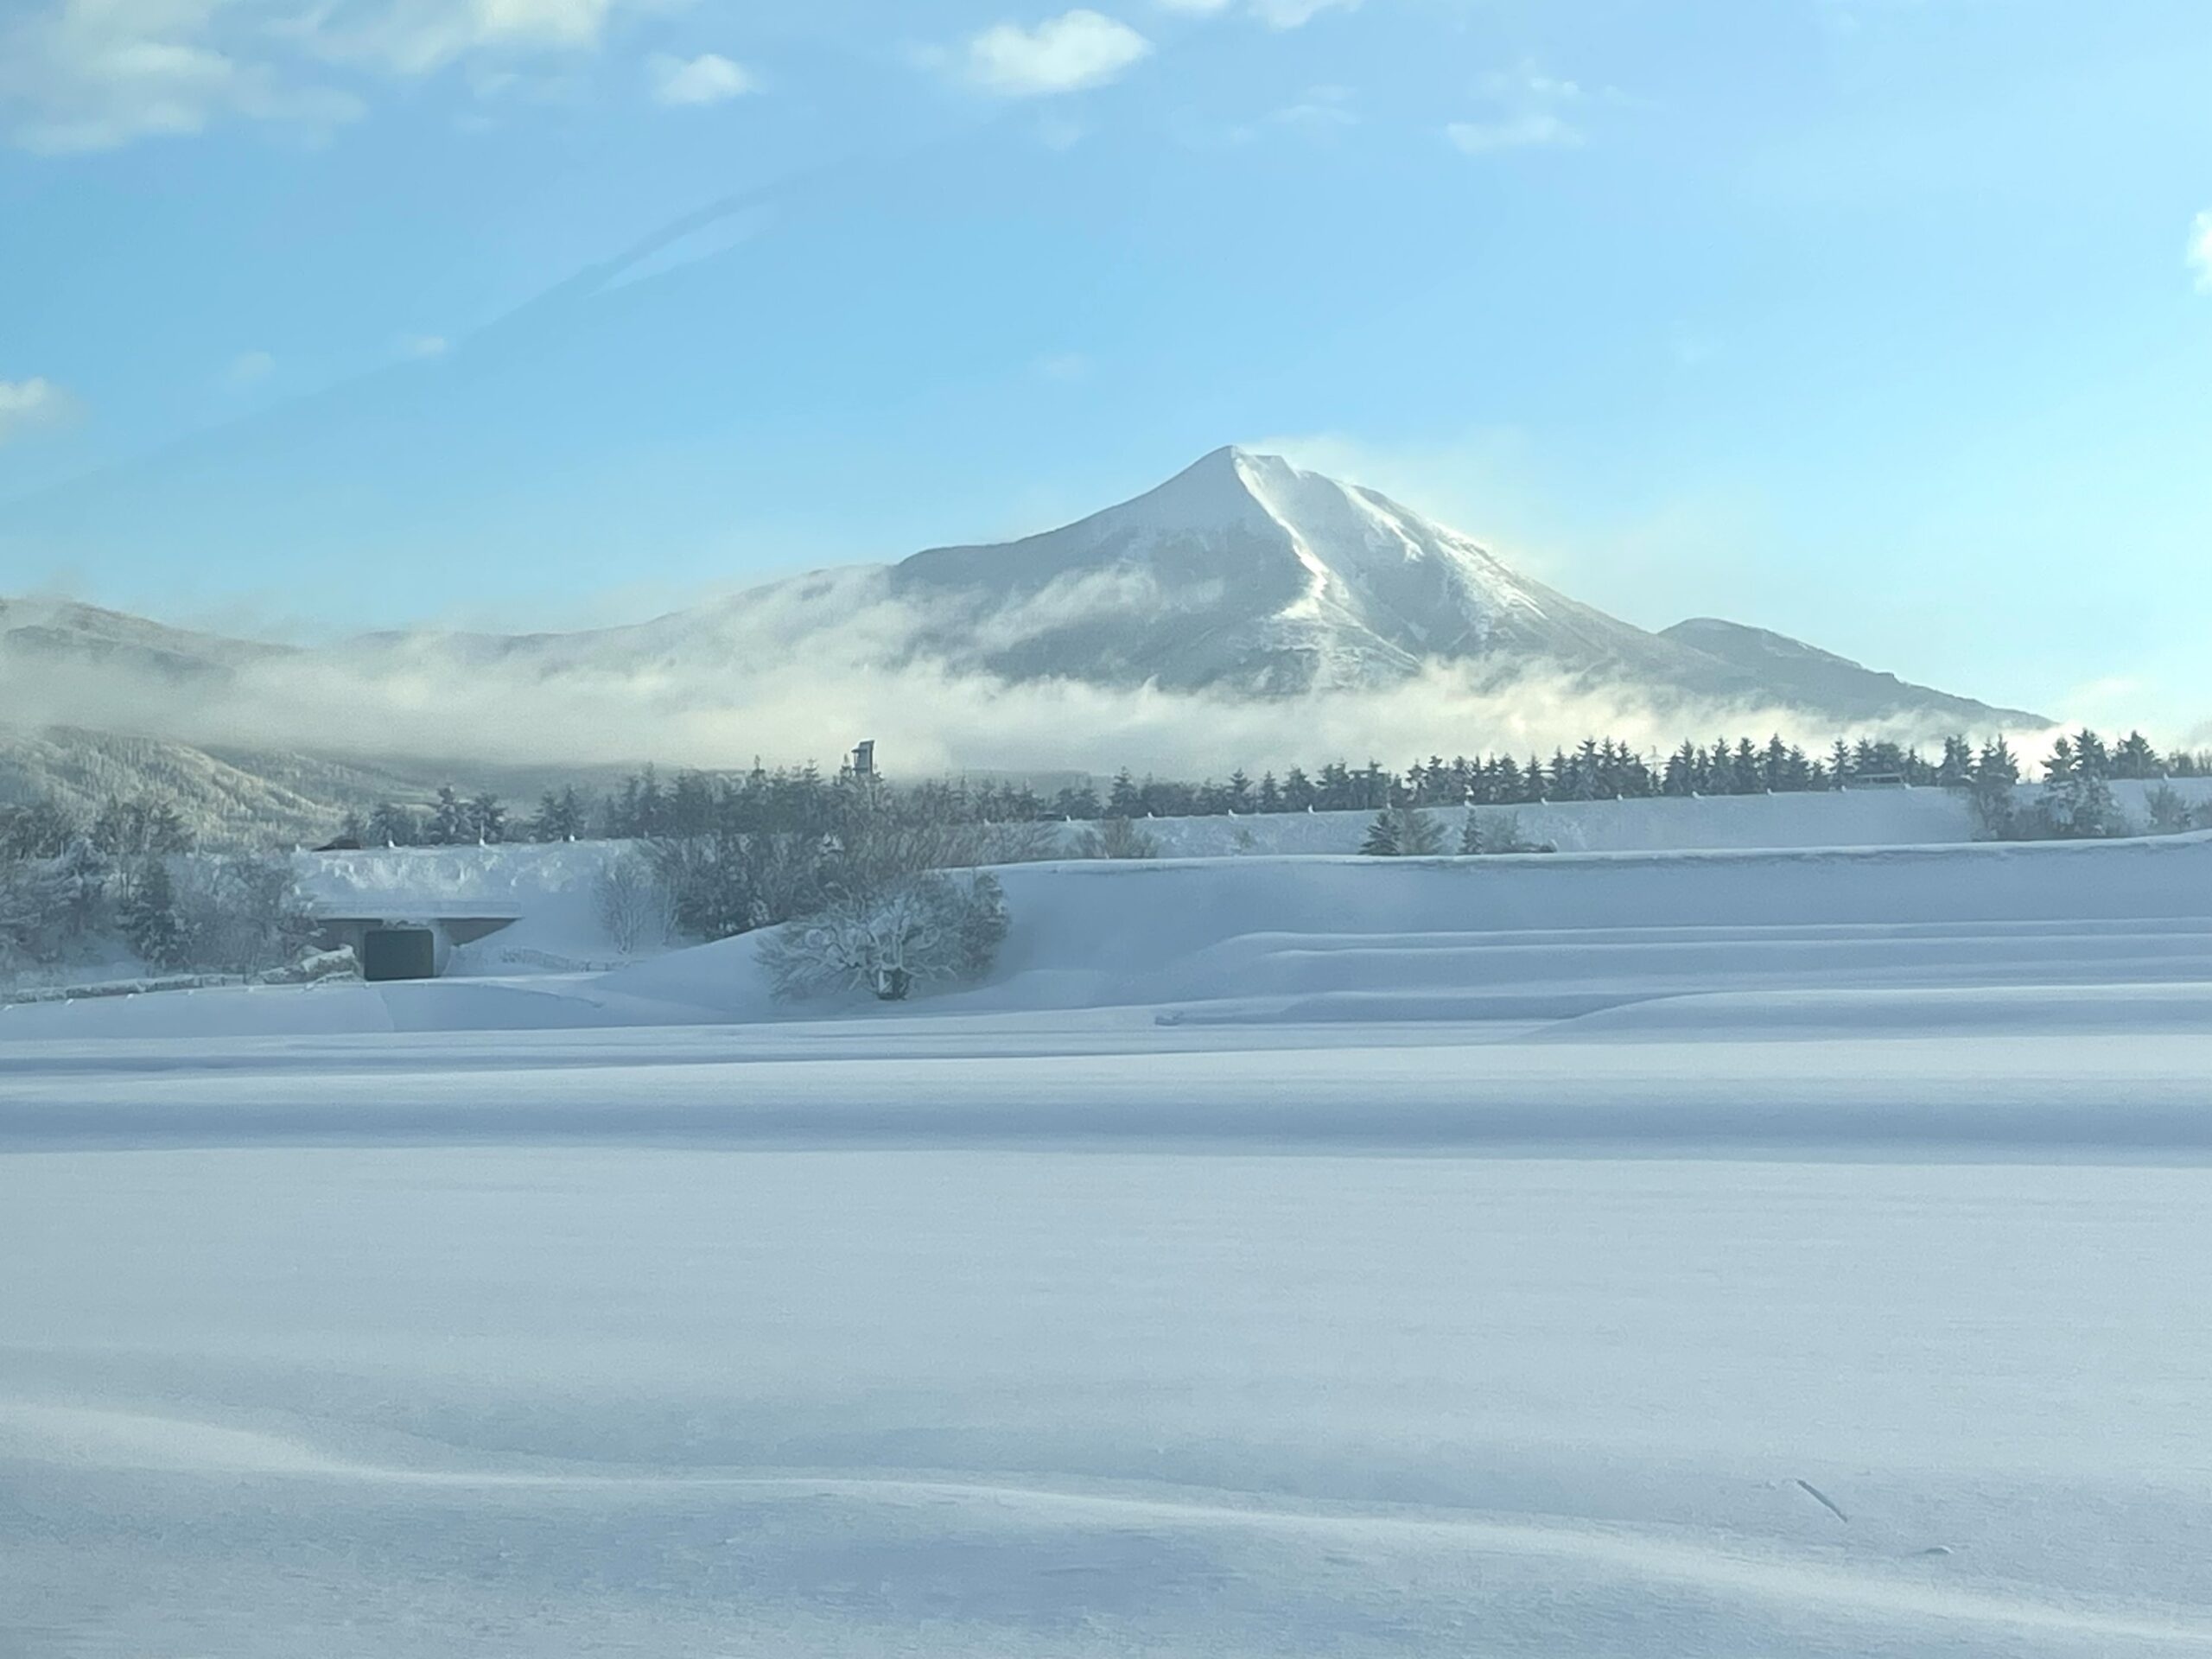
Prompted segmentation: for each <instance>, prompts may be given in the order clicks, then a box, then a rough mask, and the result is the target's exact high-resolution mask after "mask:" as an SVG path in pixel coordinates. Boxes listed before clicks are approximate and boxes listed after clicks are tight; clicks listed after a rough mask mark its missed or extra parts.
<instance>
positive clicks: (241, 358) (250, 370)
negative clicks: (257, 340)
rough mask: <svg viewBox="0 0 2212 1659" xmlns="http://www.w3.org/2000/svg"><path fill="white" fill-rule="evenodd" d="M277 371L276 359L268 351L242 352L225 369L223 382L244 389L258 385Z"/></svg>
mask: <svg viewBox="0 0 2212 1659" xmlns="http://www.w3.org/2000/svg"><path fill="white" fill-rule="evenodd" d="M276 372H277V359H275V358H273V357H271V356H270V354H269V353H267V352H262V351H253V352H240V353H238V355H237V356H236V357H234V358H232V359H231V361H230V365H229V366H228V367H226V369H225V370H224V371H223V384H224V385H228V386H232V387H236V388H238V389H241V390H242V389H244V388H245V387H247V386H257V385H260V384H261V383H262V382H263V381H264V380H266V379H268V378H269V377H270V375H272V374H274V373H276Z"/></svg>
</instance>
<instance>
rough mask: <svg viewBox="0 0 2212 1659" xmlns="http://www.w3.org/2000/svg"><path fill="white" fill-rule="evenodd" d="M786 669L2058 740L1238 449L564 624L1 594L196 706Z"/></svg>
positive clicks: (52, 654)
mask: <svg viewBox="0 0 2212 1659" xmlns="http://www.w3.org/2000/svg"><path fill="white" fill-rule="evenodd" d="M779 656H793V657H797V658H799V659H800V660H801V661H803V662H804V663H806V664H810V665H811V667H812V668H813V670H814V671H817V672H819V673H822V674H825V675H829V674H835V673H836V672H837V671H839V670H840V669H841V667H846V666H854V665H858V666H863V667H867V668H870V669H893V670H896V669H902V668H909V667H912V666H914V665H917V664H926V665H930V666H931V667H933V668H937V669H939V670H942V671H945V672H948V673H951V674H955V675H976V676H984V677H989V678H990V679H993V680H995V681H1000V682H1003V683H1007V684H1009V685H1021V684H1026V683H1039V682H1049V681H1074V682H1081V683H1089V684H1091V685H1095V686H1098V687H1101V688H1104V689H1107V690H1135V689H1139V688H1151V689H1154V690H1163V691H1169V692H1177V693H1206V694H1210V695H1217V696H1232V697H1242V698H1262V699H1274V698H1281V697H1287V696H1327V695H1335V694H1342V693H1350V692H1358V691H1363V690H1376V689H1379V688H1386V687H1389V686H1394V685H1400V684H1403V683H1408V681H1411V680H1413V679H1414V678H1415V677H1418V676H1419V675H1421V673H1423V672H1424V671H1427V670H1428V669H1429V668H1431V667H1432V666H1434V665H1439V664H1440V665H1443V666H1445V667H1446V668H1448V669H1451V670H1452V671H1455V672H1458V673H1460V674H1462V675H1465V676H1467V677H1471V679H1473V680H1474V681H1475V682H1477V683H1480V684H1482V685H1483V686H1484V687H1485V688H1486V689H1493V688H1494V689H1510V687H1511V686H1513V685H1514V684H1516V683H1520V682H1524V681H1528V682H1531V683H1534V682H1535V680H1536V679H1537V678H1538V677H1541V678H1542V679H1545V680H1549V681H1556V682H1564V683H1567V685H1569V686H1571V687H1572V688H1573V689H1574V690H1577V691H1579V692H1580V691H1592V692H1598V693H1603V692H1605V691H1607V690H1611V691H1615V692H1617V693H1618V695H1619V696H1621V697H1622V698H1623V699H1624V701H1625V700H1629V699H1636V700H1640V701H1641V702H1643V703H1644V704H1646V705H1648V706H1650V707H1654V708H1657V709H1666V708H1668V707H1669V706H1670V705H1679V706H1681V707H1682V708H1684V709H1688V708H1690V707H1691V706H1693V705H1696V706H1709V705H1713V704H1719V705H1724V706H1726V707H1728V708H1732V709H1742V710H1744V711H1745V712H1746V713H1750V714H1758V715H1764V713H1766V712H1767V711H1770V710H1776V711H1789V712H1793V713H1796V714H1797V715H1802V716H1803V717H1805V718H1806V719H1808V720H1809V721H1814V722H1821V721H1825V722H1827V723H1828V724H1831V725H1834V726H1836V727H1837V728H1839V729H1841V728H1862V727H1866V726H1869V725H1873V724H1878V723H1885V722H1888V723H1897V722H1905V723H1911V722H1915V721H1917V722H1920V723H1921V724H1923V725H1926V726H1929V728H1930V729H1932V728H1934V726H1935V725H1936V724H1939V723H1940V724H1942V725H1943V726H1945V727H1946V728H1951V729H1959V728H1963V729H1970V730H1975V731H1993V730H1999V729H2021V728H2042V727H2045V726H2047V725H2048V724H2049V723H2050V722H2049V721H2046V720H2044V719H2043V717H2041V716H2039V715H2034V714H2031V713H2030V712H2028V711H2026V710H2023V709H2005V708H2000V707H1994V706H1992V705H1990V704H1988V703H1985V702H1980V701H1978V700H1976V699H1974V698H1971V697H1965V696H1957V695H1955V694H1952V693H1949V692H1945V691H1939V690H1934V689H1932V688H1929V687H1926V686H1921V685H1916V684H1913V683H1910V682H1907V681H1904V680H1902V679H1900V678H1898V677H1896V676H1894V675H1891V674H1887V673H1884V672H1881V671H1877V670H1872V669H1868V668H1866V667H1864V666H1862V665H1861V664H1858V663H1856V662H1853V661H1852V660H1851V659H1849V658H1844V657H1841V656H1840V655H1838V654H1836V653H1834V652H1827V651H1825V650H1823V649H1821V648H1820V647H1818V646H1815V645H1809V644H1808V643H1806V642H1804V641H1802V640H1796V639H1790V638H1789V636H1786V635H1782V634H1777V633H1773V632H1770V631H1767V630H1763V629H1758V628H1754V627H1751V626H1747V625H1745V624H1739V623H1734V622H1729V621H1724V620H1719V619H1715V618H1704V617H1699V618H1690V619H1688V620H1684V621H1682V622H1680V623H1677V624H1675V625H1674V626H1672V627H1669V628H1666V629H1662V630H1661V631H1659V632H1648V631H1646V630H1644V629H1642V628H1639V627H1637V626H1634V625H1632V624H1630V623H1628V622H1625V621H1623V620H1620V619H1619V618H1617V617H1614V616H1612V615H1610V614H1609V613H1605V611H1602V610H1600V609H1599V608H1597V607H1593V606H1591V605H1588V604H1586V603H1584V602H1583V601H1579V600H1576V599H1573V598H1571V597H1569V596H1568V595H1567V594H1563V593H1560V592H1559V591H1558V590H1556V589H1554V588H1549V587H1548V586H1546V585H1544V584H1542V583H1541V582H1535V581H1534V580H1533V579H1531V578H1529V577H1528V576H1525V575H1522V574H1521V573H1520V572H1518V571H1516V570H1515V569H1512V568H1511V567H1510V566H1509V565H1507V564H1506V563H1504V562H1503V561H1502V560H1500V559H1498V558H1497V556H1495V555H1494V554H1492V553H1491V551H1490V550H1488V549H1487V548H1486V547H1484V545H1483V544H1482V543H1480V542H1478V540H1476V539H1475V538H1474V537H1470V536H1467V535H1465V534H1464V533H1463V532H1461V531H1456V530H1453V529H1451V528H1449V527H1448V526H1446V525H1443V524H1439V523H1437V522H1435V521H1433V520H1432V519H1429V518H1426V517H1425V516H1423V515H1422V514H1421V513H1419V512H1416V511H1414V509H1412V508H1409V507H1408V506H1405V505H1402V504H1401V503H1399V502H1397V501H1395V500H1393V499H1391V498H1389V497H1388V496H1386V495H1384V494H1383V493H1381V492H1379V491H1376V490H1372V489H1369V488H1366V487H1364V486H1358V485H1351V484H1344V483H1340V482H1338V480H1334V479H1332V478H1328V477H1326V476H1325V475H1323V474H1319V473H1314V472H1308V471H1306V470H1303V469H1301V468H1299V467H1295V466H1294V465H1292V464H1291V463H1290V462H1289V461H1286V460H1284V459H1282V458H1281V457H1280V456H1276V455H1269V454H1259V453H1256V452H1255V451H1251V450H1248V449H1243V448H1235V447H1230V448H1220V449H1216V450H1213V451H1211V452H1210V453H1209V454H1206V455H1204V456H1202V457H1200V458H1199V460H1198V461H1196V462H1194V463H1192V465H1191V466H1189V467H1185V468H1184V469H1182V470H1181V471H1180V472H1179V473H1177V474H1174V475H1173V476H1172V477H1170V478H1169V479H1167V480H1165V481H1164V482H1162V483H1160V484H1159V485H1157V486H1154V487H1153V488H1152V489H1150V490H1147V491H1145V492H1143V493H1141V494H1138V495H1136V496H1134V497H1131V498H1130V499H1128V500H1125V501H1122V502H1119V503H1116V504H1115V505H1111V506H1108V507H1106V508H1103V509H1102V510H1100V511H1099V512H1094V513H1090V514H1089V515H1086V516H1085V517H1084V518H1079V519H1077V520H1075V521H1074V522H1072V523H1071V524H1064V525H1061V526H1058V528H1055V529H1052V530H1047V531H1040V532H1039V533H1037V534H1035V535H1032V536H1027V537H1020V538H1018V539H1016V540H1014V541H1010V542H1002V543H971V544H962V545H952V546H944V547H937V548H930V549H925V550H922V551H920V552H918V553H915V554H912V555H911V556H908V557H906V558H905V559H903V560H901V561H899V562H898V563H894V564H879V565H861V566H853V567H846V568H842V569H833V570H823V571H815V572H811V573H809V574H806V575H799V576H794V577H790V578H785V579H784V580H782V581H779V582H769V583H766V584H763V585H760V586H758V587H755V588H749V589H747V590H744V591H742V592H741V593H739V594H734V595H733V596H730V597H728V598H725V599H722V600H720V601H712V602H709V603H707V604H703V605H700V606H695V607H686V608H683V609H679V610H677V611H673V612H670V613H666V614H664V615H662V616H659V617H656V618H653V619H651V620H646V621H644V622H639V623H634V624H626V625H621V626H610V627H605V628H598V629H588V630H582V631H575V632H540V633H529V634H515V635H505V634H497V633H472V634H454V633H440V632H413V633H404V634H396V635H394V634H385V635H365V636H360V637H358V638H355V639H351V640H347V641H345V642H342V643H341V644H339V645H334V646H324V647H314V648H308V647H286V646H278V645H264V644H257V643H252V642H247V641H243V640H232V639H225V638H224V637H222V636H219V635H214V634H207V633H198V632H190V631H188V630H182V629H171V628H168V627H166V626H164V625H162V624H159V623H156V622H152V621H149V620H145V619H143V618H135V617H130V616H129V615H127V614H126V613H119V612H112V611H105V610H101V609H99V607H91V606H84V605H79V604H76V603H75V602H73V601H0V669H4V670H6V671H9V672H10V673H14V672H17V671H22V670H23V669H25V668H28V669H29V670H30V671H31V672H33V673H34V674H35V673H39V672H41V671H49V670H57V669H67V670H70V671H86V672H89V673H90V674H91V675H92V677H94V679H95V680H97V679H98V678H99V677H101V676H104V675H108V674H114V673H143V674H145V675H147V676H149V677H151V679H152V680H153V682H154V683H156V685H157V686H159V687H161V688H163V696H164V697H165V698H168V697H169V696H170V695H171V693H172V692H174V694H175V697H176V698H178V699H182V700H183V701H185V702H188V700H189V696H190V695H191V694H193V693H194V691H195V690H204V689H205V688H207V687H209V686H218V685H222V684H226V683H231V682H232V681H233V680H237V679H238V678H239V677H247V678H248V679H250V678H251V677H252V676H254V675H255V674H257V673H260V672H263V671H269V670H272V669H273V668H278V667H281V668H282V669H283V671H285V672H287V673H289V674H291V675H293V676H295V677H296V676H299V675H302V674H304V675H308V676H312V675H314V674H315V672H316V671H317V670H318V669H319V668H320V667H321V666H324V665H327V666H329V667H330V668H331V669H332V671H334V672H336V671H339V670H340V669H342V670H343V671H344V672H345V673H346V674H349V675H353V676H357V677H362V678H363V680H364V683H377V682H378V680H379V679H382V680H385V681H397V680H398V679H399V678H400V677H402V676H403V675H406V674H410V673H416V672H419V671H423V669H424V668H425V667H426V666H429V667H438V666H447V667H454V666H458V667H465V668H468V669H471V670H481V669H483V668H485V667H486V666H494V667H498V668H502V669H510V670H512V671H517V672H518V673H519V674H521V675H524V676H525V677H531V678H533V679H535V680H537V681H545V680H553V679H559V678H563V677H572V676H579V675H594V674H595V675H601V676H610V677H620V676H632V677H634V676H638V675H643V674H652V673H659V674H667V675H676V674H678V673H696V674H699V675H703V676H709V677H711V676H713V675H715V674H716V673H719V672H721V671H724V670H726V669H728V670H735V669H738V668H741V667H745V666H748V665H757V664H759V663H760V662H761V661H763V660H767V659H772V658H777V657H779ZM295 683H296V682H295ZM671 683H677V682H675V681H672V682H671ZM672 695H673V694H672ZM1532 695H1541V686H1539V687H1538V689H1537V690H1535V691H1534V692H1532ZM165 712H168V711H167V710H165ZM218 741H219V740H218Z"/></svg>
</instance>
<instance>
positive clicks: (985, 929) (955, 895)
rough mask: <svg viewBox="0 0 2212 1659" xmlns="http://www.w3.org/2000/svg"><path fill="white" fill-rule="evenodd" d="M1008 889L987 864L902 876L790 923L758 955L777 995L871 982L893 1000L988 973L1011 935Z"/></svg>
mask: <svg viewBox="0 0 2212 1659" xmlns="http://www.w3.org/2000/svg"><path fill="white" fill-rule="evenodd" d="M1006 931H1007V911H1006V893H1005V890H1004V889H1003V888H1001V887H1000V885H999V883H998V881H997V880H996V879H995V877H993V876H992V875H991V874H989V873H988V872H987V871H980V870H979V871H976V872H975V873H974V874H969V875H968V876H966V877H963V878H957V879H956V878H954V877H951V876H948V875H945V874H942V873H940V872H938V871H934V870H931V871H925V872H924V873H922V874H918V875H911V876H906V877H903V878H901V879H899V880H895V881H893V882H890V883H888V884H887V885H886V886H884V887H881V888H880V889H878V890H875V891H873V892H871V893H866V894H855V895H852V896H849V897H847V898H843V899H838V900H836V902H834V903H832V904H831V905H830V906H829V907H828V908H826V909H825V910H823V912H821V913H820V914H819V915H817V916H811V917H809V918H806V919H804V920H803V921H795V922H790V923H787V924H785V925H784V926H782V927H780V928H779V929H778V930H777V931H775V932H773V933H772V934H771V935H769V937H768V938H766V940H764V941H763V942H762V944H761V947H760V958H761V961H762V963H764V964H765V965H766V968H767V969H768V975H769V978H770V981H771V982H772V984H773V986H774V988H775V993H776V995H778V996H779V997H781V998H785V999H786V1000H789V999H796V998H799V997H805V996H811V995H819V994H821V993H823V992H825V991H835V990H866V991H868V992H870V993H871V994H873V995H875V996H877V997H880V998H881V999H882V1000H884V1001H901V1000H903V999H904V998H905V997H906V995H908V994H909V993H910V992H911V991H912V990H914V989H915V988H921V987H927V986H930V985H933V984H946V983H957V982H962V981H966V980H974V979H978V978H981V977H982V976H983V975H984V974H985V973H987V972H988V971H989V969H990V965H991V963H992V962H993V960H994V959H995V957H996V956H997V954H998V948H999V945H1000V944H1001V941H1003V940H1004V939H1005V938H1006Z"/></svg>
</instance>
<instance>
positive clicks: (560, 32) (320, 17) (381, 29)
mask: <svg viewBox="0 0 2212 1659" xmlns="http://www.w3.org/2000/svg"><path fill="white" fill-rule="evenodd" d="M644 4H645V0H351V3H344V0H341V3H340V4H338V5H336V6H334V7H326V8H324V9H322V10H318V11H314V12H309V13H308V14H306V15H305V20H304V21H303V22H299V23H297V24H296V31H297V33H298V34H299V35H300V37H301V38H302V41H304V42H305V43H306V45H307V47H308V49H309V50H310V51H311V52H313V53H314V54H315V55H318V56H321V57H325V58H331V59H337V60H345V61H350V62H359V63H365V64H368V65H371V66H373V67H379V68H383V69H386V70H389V71H391V72H392V73H397V74H403V75H421V74H427V73H429V72H431V71H432V70H435V69H442V68H443V67H446V66H447V65H448V64H449V63H453V62H455V61H457V60H460V59H462V58H466V57H469V56H472V55H474V54H478V53H482V52H487V51H507V52H549V51H569V52H575V51H588V50H591V49H593V48H596V47H597V46H598V45H599V44H600V41H601V37H602V36H603V35H605V33H606V31H607V24H608V23H609V22H610V21H611V20H612V19H613V16H614V15H615V14H616V13H617V12H619V11H622V10H639V9H641V8H642V6H643V5H644Z"/></svg>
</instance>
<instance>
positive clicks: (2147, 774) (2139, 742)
mask: <svg viewBox="0 0 2212 1659" xmlns="http://www.w3.org/2000/svg"><path fill="white" fill-rule="evenodd" d="M2164 773H2165V765H2164V762H2163V761H2161V760H2159V758H2158V750H2156V749H2155V748H2153V747H2151V740H2150V739H2149V738H2147V737H2145V736H2144V735H2143V734H2142V733H2140V732H2130V733H2129V734H2127V735H2126V737H2124V738H2122V739H2121V740H2120V742H2119V743H2118V744H2117V745H2116V746H2114V747H2113V752H2112V775H2113V777H2115V778H2158V777H2163V776H2164Z"/></svg>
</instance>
